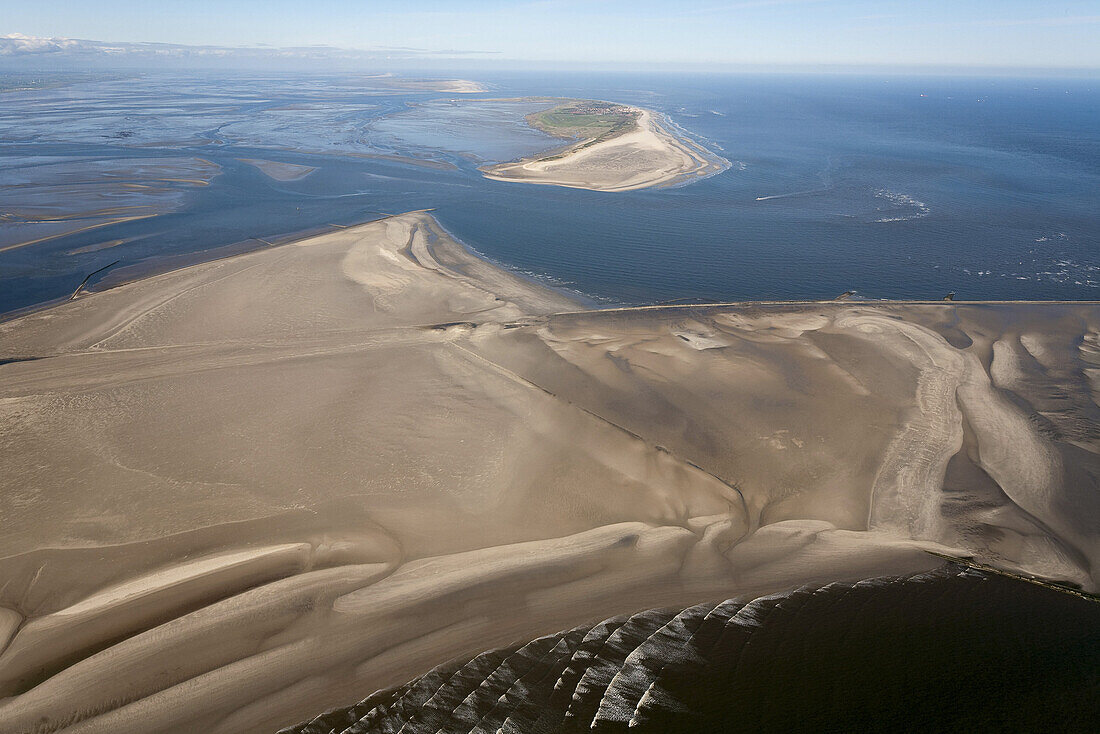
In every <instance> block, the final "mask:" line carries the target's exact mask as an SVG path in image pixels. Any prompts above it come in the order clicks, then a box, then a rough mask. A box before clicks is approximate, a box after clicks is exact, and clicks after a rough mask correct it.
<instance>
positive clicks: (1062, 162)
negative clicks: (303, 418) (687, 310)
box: [0, 73, 1100, 312]
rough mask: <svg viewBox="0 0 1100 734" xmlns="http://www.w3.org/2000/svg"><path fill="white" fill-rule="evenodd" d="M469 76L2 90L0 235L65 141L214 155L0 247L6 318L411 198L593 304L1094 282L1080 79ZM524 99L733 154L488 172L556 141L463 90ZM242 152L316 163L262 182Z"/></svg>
mask: <svg viewBox="0 0 1100 734" xmlns="http://www.w3.org/2000/svg"><path fill="white" fill-rule="evenodd" d="M467 76H471V78H477V79H478V80H480V81H483V82H485V83H487V84H489V85H490V86H491V87H492V89H491V91H490V92H489V93H488V94H483V95H472V96H471V95H464V96H462V97H461V100H460V101H458V102H450V101H449V100H451V99H452V98H455V99H458V98H457V97H456V96H455V95H448V94H443V93H415V94H413V93H408V92H396V91H393V90H388V91H387V90H377V89H375V90H371V89H368V88H366V87H364V83H363V82H362V81H361V80H357V79H355V78H350V77H348V76H346V75H344V76H340V77H335V76H334V77H319V76H309V77H305V76H303V77H291V76H271V77H264V78H260V77H256V76H255V75H253V76H248V77H242V76H228V75H227V76H204V77H194V76H192V77H161V76H152V75H150V76H147V77H143V78H136V79H121V80H108V81H103V82H95V83H90V84H78V85H74V86H69V87H64V88H59V89H46V90H34V91H28V92H14V93H8V94H4V95H3V96H2V97H0V230H2V229H3V228H5V227H11V226H14V225H13V222H14V221H16V220H15V219H13V217H12V216H9V214H10V213H11V212H12V211H15V210H16V208H15V207H13V206H12V204H11V202H12V201H14V197H15V195H16V194H19V195H20V196H22V195H24V193H25V192H26V191H27V188H26V184H21V185H22V186H23V188H22V189H18V188H16V187H14V186H13V185H12V184H13V182H15V181H16V180H17V178H16V176H17V174H19V175H20V176H23V175H24V174H25V175H29V176H31V177H32V178H33V176H35V175H39V174H41V173H42V172H44V171H45V172H49V171H54V172H56V173H57V174H58V175H57V176H54V177H53V178H52V179H50V181H51V183H50V185H56V183H57V181H66V180H70V179H71V177H70V179H66V178H65V176H64V175H62V174H64V173H65V172H64V169H63V168H50V166H51V165H52V166H65V165H69V164H68V162H67V159H69V158H72V157H80V158H88V159H92V160H103V161H111V162H112V164H113V165H114V164H117V162H118V161H120V160H121V161H122V163H123V164H125V162H126V159H129V158H133V159H139V158H140V159H143V160H147V159H150V158H158V157H163V158H174V159H178V158H181V157H183V158H189V159H203V160H205V161H210V162H212V163H214V164H216V165H217V166H219V167H220V172H219V173H218V174H217V175H216V176H215V177H214V178H212V179H211V180H210V182H209V185H206V186H190V185H187V187H185V188H181V189H179V190H178V191H177V190H175V189H172V190H171V191H170V192H169V193H170V196H168V198H163V199H162V201H165V202H170V206H169V208H168V210H167V212H166V213H162V214H160V215H159V216H155V217H151V218H147V219H141V220H136V221H131V222H126V223H121V224H115V225H110V226H106V227H102V228H98V229H93V230H88V231H85V232H81V233H77V234H71V235H67V236H63V237H58V238H54V239H49V240H44V241H42V242H39V243H36V244H33V245H27V246H24V247H17V248H14V249H9V250H6V251H2V252H0V312H7V311H11V310H14V309H18V308H22V307H26V306H30V305H33V304H36V303H41V302H43V301H46V300H49V299H52V298H56V297H59V296H63V295H66V294H68V293H70V292H71V291H72V289H73V288H75V287H76V285H77V284H78V283H79V282H80V281H81V279H82V278H83V277H84V276H85V275H87V274H88V273H90V272H91V271H93V270H95V269H97V268H100V267H103V266H104V265H107V264H109V263H111V262H113V261H115V260H118V261H120V262H119V264H118V266H116V267H115V269H114V270H115V271H116V272H122V273H128V272H139V271H147V270H148V269H149V267H150V266H152V267H154V268H155V267H168V266H170V265H171V264H173V263H178V262H182V260H180V256H181V255H187V256H189V257H190V258H191V259H192V260H193V259H196V258H199V259H201V258H202V257H204V256H205V255H203V254H202V253H205V252H206V251H213V250H214V248H218V247H221V246H224V245H228V244H230V243H236V242H241V241H244V240H248V239H249V238H253V237H261V238H264V239H269V240H270V239H272V238H277V237H278V236H280V235H285V234H287V233H291V232H300V231H304V230H311V229H313V228H317V227H323V226H325V225H329V224H348V223H352V222H359V221H364V220H366V219H370V218H373V217H376V216H378V215H379V214H380V213H395V212H402V211H408V210H412V209H422V208H434V209H435V213H436V216H437V217H438V218H439V220H440V221H441V222H442V223H443V225H444V226H445V227H446V228H447V229H448V230H449V231H451V232H452V233H454V234H455V235H456V236H457V237H458V238H460V239H461V240H463V241H464V242H466V243H467V244H468V245H469V246H471V247H472V248H473V249H475V250H476V251H477V252H479V253H482V254H483V255H485V256H487V257H488V258H490V259H492V260H494V261H497V262H500V263H502V264H505V265H507V266H510V267H513V268H515V269H518V270H520V271H523V272H526V273H528V274H530V275H533V276H535V277H538V278H543V279H546V280H547V282H550V283H553V284H555V285H558V286H561V287H565V288H570V289H575V290H577V291H580V292H581V293H584V294H586V295H588V296H590V297H592V298H594V299H596V300H599V301H607V302H620V303H621V302H626V303H643V302H659V301H665V300H672V299H695V300H708V299H712V300H740V299H757V298H764V299H801V298H829V297H832V296H835V295H837V294H839V293H841V292H843V291H846V290H853V289H854V290H857V291H858V292H859V293H860V294H862V295H865V296H868V297H873V298H879V297H881V298H939V297H942V296H943V295H944V294H945V293H947V292H948V291H956V292H957V294H958V297H959V298H962V299H1095V298H1100V213H1098V211H1100V88H1097V86H1096V85H1095V84H1094V83H1093V82H1090V81H1082V80H1060V79H1006V78H999V79H966V78H935V79H922V78H916V77H897V78H890V77H853V76H813V77H797V76H720V75H694V76H670V75H664V76H652V75H651V76H628V75H606V74H605V75H598V76H592V75H587V76H585V75H554V76H551V75H538V74H533V73H532V74H522V75H521V74H516V75H511V76H485V75H467ZM523 95H560V96H575V97H594V98H601V99H609V100H614V101H622V102H627V103H634V104H640V105H643V106H647V107H650V108H653V109H656V110H659V111H661V112H663V113H666V114H667V115H668V116H669V117H670V119H671V120H672V121H673V122H674V123H675V124H677V125H679V126H681V127H682V128H683V129H684V130H685V131H686V132H687V133H688V134H690V135H691V136H692V137H694V138H695V139H697V140H698V141H700V142H701V143H703V144H704V145H707V146H708V147H710V148H711V149H712V150H714V151H715V152H717V153H719V154H720V155H722V156H724V157H726V158H727V159H729V160H730V161H731V163H732V166H731V168H730V169H729V170H728V171H725V172H723V173H721V174H719V175H717V176H714V177H711V178H709V179H706V180H703V181H699V182H697V183H693V184H691V185H688V186H682V187H679V188H672V189H651V190H645V191H636V192H626V193H600V192H592V191H583V190H573V189H564V188H558V187H548V186H531V185H526V184H515V183H503V182H498V181H489V180H486V179H483V178H482V177H481V176H480V175H479V174H478V172H477V166H478V165H480V164H482V163H485V162H487V161H495V160H499V159H501V158H508V157H514V156H518V155H522V154H525V153H529V152H533V151H534V150H538V149H541V148H549V147H553V146H555V145H557V144H558V141H555V140H553V139H550V138H548V137H544V136H542V135H541V134H538V133H535V132H533V131H530V130H528V129H526V128H525V127H524V125H523V122H522V113H523V112H525V111H529V110H528V107H526V106H522V105H516V106H514V114H512V113H511V112H509V110H508V109H507V106H505V107H502V106H501V105H500V104H499V103H482V104H479V103H478V102H476V99H477V98H479V97H480V98H494V97H515V96H523ZM439 100H444V101H442V102H440V101H439ZM482 121H485V122H484V124H482ZM380 155H381V156H391V157H392V156H402V157H408V158H413V159H417V160H418V161H420V162H421V163H424V162H428V163H431V164H434V165H432V166H425V165H414V164H411V163H408V162H403V161H401V160H394V159H387V158H380V157H377V156H380ZM372 156H373V157H372ZM239 158H262V159H267V160H273V161H282V162H289V163H296V164H300V165H306V166H312V167H315V168H316V170H315V171H314V172H313V173H312V174H310V175H308V176H306V177H305V178H302V179H300V180H296V181H277V180H274V179H272V178H270V177H268V176H266V175H264V174H263V173H262V172H261V171H259V170H257V169H256V168H255V167H253V166H251V165H248V164H245V163H242V162H241V161H239V160H238V159H239ZM135 175H136V174H135ZM143 175H146V176H147V175H148V174H143ZM18 180H19V181H23V178H19V179H18ZM128 185H130V186H131V189H132V190H138V189H137V188H134V187H135V186H141V185H149V182H148V181H147V180H146V179H142V178H140V177H138V178H135V179H133V180H132V181H129V184H128ZM156 186H161V187H173V186H184V184H179V183H178V182H175V183H174V182H167V183H165V182H158V183H156ZM49 191H50V190H49V189H43V190H42V191H41V192H40V193H43V195H45V196H48V195H49ZM58 191H59V192H60V191H61V190H60V189H58ZM63 195H64V194H63V193H59V194H58V196H59V197H60V196H63ZM116 195H118V194H117V192H114V191H113V190H112V191H107V192H106V194H105V195H104V197H103V198H106V199H110V198H111V197H112V196H116ZM4 199H8V201H7V202H5V201H4ZM21 216H24V217H25V216H26V212H25V211H24V212H23V213H22V215H21ZM117 240H122V243H121V244H118V245H116V246H112V247H109V248H104V249H95V248H97V247H99V246H100V245H102V244H103V243H107V242H114V241H117ZM195 253H200V254H198V255H196V254H195ZM120 269H121V270H120ZM111 272H112V271H108V275H107V277H108V279H110V278H111V277H112V276H111V275H110V273H111ZM118 277H119V276H117V275H116V276H114V278H115V279H116V280H117V279H118ZM99 280H100V278H99V277H97V278H95V279H93V285H94V284H95V282H97V281H99ZM108 282H110V281H109V280H108Z"/></svg>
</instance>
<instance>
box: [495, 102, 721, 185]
mask: <svg viewBox="0 0 1100 734" xmlns="http://www.w3.org/2000/svg"><path fill="white" fill-rule="evenodd" d="M636 112H637V122H636V126H635V129H634V130H631V131H629V132H626V133H624V134H622V135H618V136H617V137H614V138H611V139H610V140H604V141H602V142H599V143H596V144H595V145H587V146H585V145H583V144H581V145H577V146H574V147H573V148H571V149H569V150H566V151H564V152H563V153H561V154H559V155H556V156H551V157H546V156H534V157H532V158H525V159H523V160H520V161H515V162H510V163H500V164H497V165H495V166H489V167H486V168H483V169H482V173H483V174H484V175H485V176H486V177H487V178H492V179H496V180H499V181H514V182H521V183H533V184H548V185H553V186H566V187H569V188H575V189H591V190H593V191H632V190H634V189H644V188H650V187H653V186H668V185H671V184H676V183H682V182H684V181H689V180H692V179H695V178H701V177H703V176H708V175H711V174H714V173H717V172H719V171H723V170H725V169H726V168H728V167H729V162H728V161H726V160H725V159H723V158H721V157H719V156H717V155H715V154H713V153H711V152H710V151H708V150H706V149H705V148H703V147H702V146H700V145H698V144H697V143H694V142H692V141H690V140H687V139H686V138H682V137H679V136H677V135H675V134H673V133H671V132H669V130H668V129H667V126H666V125H664V124H662V123H660V122H658V120H657V118H656V115H655V113H654V112H652V111H651V110H645V109H640V108H638V109H637V110H636Z"/></svg>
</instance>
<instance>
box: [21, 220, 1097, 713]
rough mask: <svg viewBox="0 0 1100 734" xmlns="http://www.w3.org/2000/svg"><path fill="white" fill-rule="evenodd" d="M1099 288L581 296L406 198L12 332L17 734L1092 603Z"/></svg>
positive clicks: (323, 702)
mask: <svg viewBox="0 0 1100 734" xmlns="http://www.w3.org/2000/svg"><path fill="white" fill-rule="evenodd" d="M1098 394H1100V307H1098V306H1097V305H1096V304H1087V303H1079V304H1045V305H1041V304H1030V305H1029V304H965V303H931V304H914V303H854V302H828V303H817V302H815V303H801V304H797V303H788V304H740V305H715V306H705V307H651V308H640V309H610V310H604V311H594V312H593V311H585V310H583V309H580V308H578V306H577V305H576V304H574V303H572V302H570V301H569V300H567V299H566V298H564V297H562V296H561V295H559V294H557V293H554V292H551V291H547V290H544V289H542V288H540V287H538V286H536V285H534V284H532V283H530V282H528V281H526V280H523V279H521V278H518V277H516V276H514V275H512V274H510V273H507V272H504V271H502V270H499V269H497V268H495V267H492V266H490V265H489V264H486V263H485V262H483V261H481V260H478V259H476V258H474V257H472V256H471V255H470V254H469V253H468V252H467V251H466V250H464V249H463V248H462V247H461V246H460V245H458V244H457V243H455V242H454V241H453V240H452V239H451V238H450V237H448V235H447V233H446V232H445V231H443V230H442V229H441V228H440V227H439V225H438V224H437V223H436V222H435V220H433V219H432V217H431V216H430V215H428V214H426V213H415V214H406V215H402V216H396V217H392V218H389V219H385V220H382V221H378V222H374V223H370V224H366V225H363V226H359V227H355V228H348V229H342V230H339V231H335V232H332V233H329V234H324V235H321V236H317V237H312V238H309V239H305V240H302V241H299V242H295V243H291V244H287V245H283V246H279V247H271V248H267V249H264V250H260V251H256V252H251V253H248V254H244V255H240V256H237V257H233V258H228V259H224V260H219V261H216V262H209V263H205V264H201V265H196V266H193V267H189V268H186V269H183V270H178V271H175V272H171V273H167V274H163V275H158V276H156V277H152V278H148V279H146V280H141V281H137V282H134V283H130V284H127V285H124V286H120V287H117V288H114V289H111V290H108V291H103V292H100V293H93V294H89V295H86V296H82V297H80V298H78V299H77V300H74V301H72V302H69V303H66V304H63V305H60V306H57V307H54V308H50V309H47V310H43V311H39V312H36V313H32V314H29V315H25V316H22V317H20V318H17V319H14V320H11V321H8V322H5V323H2V324H0V442H2V443H3V446H4V471H3V473H2V474H0V517H3V522H4V532H3V534H0V651H2V652H0V730H3V731H5V732H37V733H39V734H41V733H44V732H53V731H66V732H72V733H76V732H82V733H88V732H111V733H112V734H121V733H125V732H132V733H133V734H150V733H151V732H180V731H202V732H211V733H217V732H226V733H228V732H233V733H237V732H270V731H274V730H276V729H278V728H279V727H281V726H286V725H290V724H294V723H296V722H299V721H304V720H307V719H309V718H311V717H313V716H315V715H316V714H317V713H319V712H321V711H324V710H326V709H328V708H331V707H334V706H338V705H348V704H350V703H352V702H355V701H359V700H360V699H362V698H363V697H364V696H365V695H366V694H368V693H369V692H371V691H373V690H375V689H377V688H381V687H384V686H388V685H394V684H398V683H403V682H404V681H406V680H408V679H410V678H412V677H413V676H414V675H418V674H420V673H422V672H424V671H425V670H427V669H428V668H430V667H431V666H433V665H436V664H438V663H441V662H443V661H445V660H448V659H451V658H454V657H456V656H467V657H468V656H471V655H473V654H475V653H478V652H480V651H482V650H485V649H488V648H492V647H495V646H502V645H507V644H512V643H514V642H515V641H517V640H527V639H533V638H535V637H538V636H539V635H545V634H550V633H554V632H557V631H558V630H563V629H569V628H570V627H572V626H574V625H579V624H584V623H587V624H591V623H593V622H594V621H598V620H602V619H606V618H608V617H612V616H614V615H619V614H624V613H631V612H635V611H638V610H643V609H651V608H655V607H661V606H666V605H668V606H674V605H675V606H678V607H683V606H685V605H688V604H695V603H698V602H701V601H708V600H709V601H716V600H720V599H728V598H731V597H750V598H751V596H754V595H761V594H768V593H772V592H776V591H783V590H789V589H792V588H794V587H796V586H799V585H801V584H816V585H823V584H829V583H831V582H845V581H848V582H851V581H858V580H860V579H866V578H870V577H873V576H876V575H885V574H913V573H919V572H923V571H927V570H929V569H934V568H938V567H940V566H941V564H942V563H943V560H942V558H941V557H939V556H935V555H932V554H930V553H928V552H926V551H930V550H931V551H936V552H939V553H943V554H946V555H954V556H962V555H967V556H974V557H976V558H978V559H980V560H982V561H983V562H986V563H990V564H994V565H997V566H999V567H1002V568H1008V569H1014V570H1016V571H1017V572H1022V573H1030V574H1037V575H1041V576H1043V577H1046V578H1050V579H1055V580H1059V581H1062V582H1065V583H1070V584H1078V585H1080V586H1083V587H1085V588H1086V589H1091V590H1095V589H1097V586H1098V584H1097V582H1098V580H1100V578H1098V576H1097V571H1096V569H1098V568H1100V535H1098V528H1097V524H1096V518H1097V517H1100V492H1098V487H1097V477H1100V432H1098V431H1097V426H1098V425H1100V407H1098V406H1097V404H1096V397H1095V396H1096V395H1098Z"/></svg>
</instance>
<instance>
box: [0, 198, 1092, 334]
mask: <svg viewBox="0 0 1100 734" xmlns="http://www.w3.org/2000/svg"><path fill="white" fill-rule="evenodd" d="M431 211H434V210H433V209H431V208H429V209H418V210H414V211H410V212H402V213H398V214H383V215H381V216H378V217H376V218H374V219H365V220H363V221H359V222H353V223H351V224H328V225H324V226H323V227H312V228H309V229H306V230H300V231H296V232H286V233H282V234H277V235H271V236H269V239H266V240H265V239H261V238H258V237H250V238H248V239H245V240H239V241H237V242H230V243H226V244H223V245H216V246H214V247H211V248H208V249H206V250H200V251H197V252H189V253H183V254H180V255H164V256H161V257H154V258H149V259H147V260H139V261H137V262H134V263H130V264H129V265H124V266H123V267H121V268H118V269H117V270H113V271H112V272H111V273H109V274H108V275H107V276H105V277H104V278H103V279H102V280H100V281H99V282H97V283H96V284H95V285H93V286H91V287H84V288H82V289H81V291H80V293H81V295H80V296H78V298H86V297H88V296H90V295H93V294H95V293H103V292H107V291H110V290H114V289H115V288H119V287H122V286H125V285H128V284H131V283H135V282H138V281H142V280H147V279H150V278H156V277H159V276H162V275H168V274H171V273H175V272H178V271H181V270H186V269H188V268H193V267H197V266H201V265H205V264H207V263H213V262H219V261H222V260H227V259H232V258H236V257H240V256H243V255H248V254H250V253H253V252H257V251H261V250H265V249H270V248H273V247H276V248H278V247H285V246H288V245H293V244H296V243H298V242H302V241H305V240H308V239H311V238H313V237H317V236H321V235H324V234H328V233H332V232H335V231H339V230H345V229H352V228H356V227H361V226H364V225H368V224H371V223H373V222H378V221H382V220H385V219H389V218H392V217H401V216H405V215H408V214H413V213H417V212H431ZM437 225H438V226H439V228H440V229H442V230H443V231H444V232H445V233H446V234H447V236H448V237H450V238H451V239H453V240H454V241H455V242H457V243H458V244H459V245H461V246H462V247H463V249H465V250H466V251H467V252H468V253H469V254H470V255H471V256H472V257H474V258H477V259H478V260H480V261H482V262H484V263H486V264H487V265H490V266H492V267H494V268H499V269H501V270H503V271H506V272H509V273H511V274H513V275H515V276H516V277H519V278H522V279H524V280H526V281H528V282H530V283H531V284H532V285H535V286H538V287H541V288H546V289H549V290H551V291H554V292H556V293H559V294H561V295H562V296H563V297H565V298H567V299H570V300H573V301H576V302H578V304H579V305H581V306H588V305H590V307H585V308H581V309H580V310H577V311H570V312H563V313H562V315H565V314H566V313H576V314H581V313H587V312H589V311H612V312H622V311H653V310H660V309H698V308H709V307H723V306H725V307H742V306H767V305H824V304H830V303H836V304H843V303H847V304H849V305H852V304H868V305H870V304H876V303H880V304H898V305H936V304H951V303H959V304H973V305H980V304H1004V305H1011V304H1021V305H1022V304H1028V305H1043V304H1052V305H1056V304H1062V305H1070V304H1084V305H1089V304H1098V305H1100V299H965V298H956V299H955V300H953V301H943V300H941V299H927V298H877V299H869V300H863V301H838V300H835V299H813V298H808V299H807V298H786V299H759V298H753V299H743V300H730V301H709V300H708V301H698V302H690V301H689V302H686V303H635V304H631V305H615V304H614V303H612V302H609V301H608V300H607V299H603V298H601V297H598V296H593V295H590V294H588V293H585V292H583V291H579V290H577V289H573V288H569V287H566V286H563V285H559V284H558V283H556V282H555V281H554V278H553V276H544V277H539V276H537V275H532V274H530V273H527V272H525V271H523V270H520V269H519V268H517V267H516V266H514V265H512V264H510V263H507V262H503V261H500V260H497V259H495V258H492V257H490V256H488V255H486V254H484V253H482V252H481V251H480V250H478V249H477V248H476V247H474V246H472V245H470V244H469V243H468V242H466V241H465V240H463V239H462V238H461V237H459V236H458V235H456V234H455V233H453V232H451V231H450V230H448V229H447V228H446V227H444V226H443V225H442V224H441V223H439V222H437ZM272 240H273V241H272ZM250 243H255V244H250ZM220 252H224V254H215V255H214V256H213V257H202V256H203V255H209V254H212V253H220ZM179 260H184V261H186V262H185V263H184V264H179V265H171V266H169V267H164V265H165V264H167V263H169V262H171V261H179ZM131 270H136V271H137V272H136V273H135V274H134V275H132V276H126V277H124V279H122V280H117V281H115V280H111V276H112V275H113V274H114V273H117V272H127V271H131ZM685 298H686V297H685ZM70 300H74V299H72V298H71V297H70V296H68V295H63V296H57V297H55V298H51V299H48V300H45V301H40V302H38V303H33V304H31V305H29V306H24V307H22V308H18V309H14V310H12V311H6V312H2V313H0V324H3V323H6V322H9V321H13V320H15V319H18V318H21V317H23V316H28V315H32V314H35V313H39V312H41V311H44V310H48V309H50V308H54V307H56V306H60V305H63V304H65V303H67V302H69V301H70ZM677 300H681V299H677Z"/></svg>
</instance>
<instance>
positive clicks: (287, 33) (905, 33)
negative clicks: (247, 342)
mask: <svg viewBox="0 0 1100 734" xmlns="http://www.w3.org/2000/svg"><path fill="white" fill-rule="evenodd" d="M4 36H10V37H9V38H6V39H5V38H3V37H4ZM46 39H52V40H46ZM65 39H92V40H95V41H98V42H108V43H109V44H116V45H115V46H114V51H113V52H112V53H115V54H116V55H117V54H124V53H126V51H125V49H126V48H127V47H126V46H125V45H118V44H121V42H152V43H159V44H178V45H187V46H204V47H229V48H236V47H264V48H266V47H275V48H301V47H309V46H324V47H332V50H331V51H328V50H323V49H314V50H313V51H312V53H313V54H315V55H317V56H324V55H325V54H329V53H331V54H333V55H335V56H339V55H340V53H345V55H347V53H346V52H337V51H336V50H335V49H347V50H351V51H352V52H354V53H359V54H362V55H364V56H369V57H370V58H382V59H386V58H389V59H402V58H405V59H420V60H428V61H434V62H438V63H440V64H445V63H447V62H448V60H454V59H466V60H478V61H479V62H484V63H495V64H507V63H509V62H542V63H549V64H563V63H572V64H619V65H623V66H630V65H639V66H646V67H652V66H654V65H661V64H669V65H699V66H704V67H706V66H714V67H723V66H729V65H736V66H743V65H750V66H764V67H767V66H814V65H822V66H829V65H840V66H883V65H886V66H917V67H920V66H936V67H1006V68H1037V69H1042V68H1076V69H1100V0H906V1H896V0H876V1H873V2H872V1H869V0H663V1H662V2H657V1H655V0H386V1H385V2H378V1H377V0H217V1H216V2H214V1H211V0H161V1H159V2H149V0H96V1H95V2H84V1H80V0H72V1H70V2H51V1H50V0H35V1H33V2H27V1H25V0H0V60H2V59H3V58H8V59H11V58H14V57H16V56H24V57H25V56H30V55H32V54H35V55H43V56H44V55H47V54H53V55H58V54H60V55H65V54H70V55H71V54H75V53H84V54H91V53H99V54H101V55H102V54H104V53H108V52H105V51H103V50H102V48H100V49H99V50H98V51H97V50H96V48H98V47H95V46H94V45H88V44H83V45H81V44H76V43H72V42H69V41H67V40H65ZM102 45H103V44H100V46H102ZM131 51H132V50H131ZM267 52H268V51H263V52H261V51H257V50H253V51H251V52H249V53H253V54H255V53H267ZM161 53H162V55H164V54H168V53H169V51H168V50H167V47H166V48H165V49H162V50H161ZM232 53H238V52H232ZM354 53H353V54H352V55H354Z"/></svg>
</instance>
